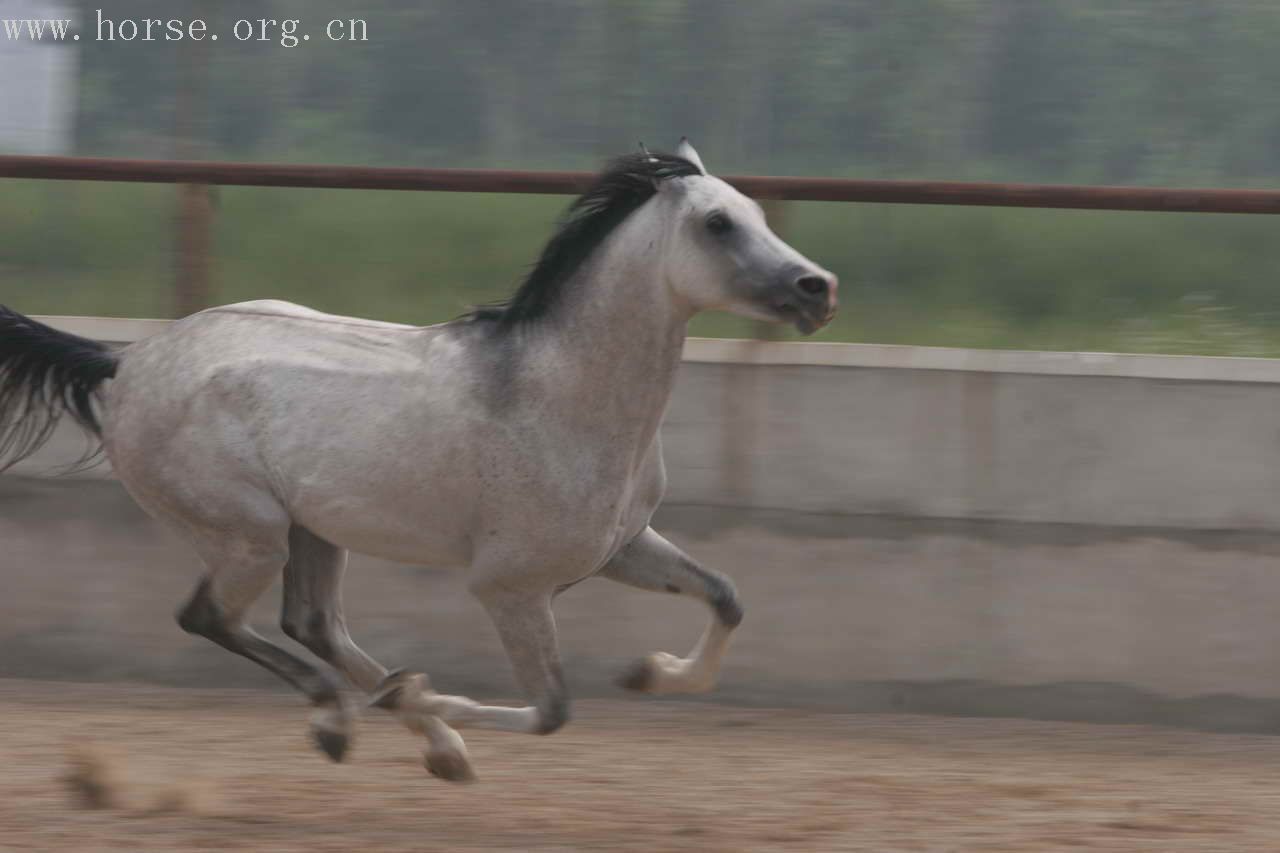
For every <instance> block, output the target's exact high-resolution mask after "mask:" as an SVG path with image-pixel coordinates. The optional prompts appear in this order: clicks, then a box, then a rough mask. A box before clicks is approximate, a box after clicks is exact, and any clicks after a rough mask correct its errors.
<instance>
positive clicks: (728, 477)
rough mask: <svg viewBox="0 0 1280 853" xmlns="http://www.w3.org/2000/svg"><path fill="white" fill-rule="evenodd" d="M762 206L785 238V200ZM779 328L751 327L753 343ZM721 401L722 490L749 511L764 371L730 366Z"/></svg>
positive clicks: (769, 201) (761, 323) (765, 339)
mask: <svg viewBox="0 0 1280 853" xmlns="http://www.w3.org/2000/svg"><path fill="white" fill-rule="evenodd" d="M760 206H761V207H763V208H764V211H765V216H766V218H767V219H768V220H769V225H770V227H771V228H772V229H773V231H774V233H776V234H777V235H778V236H780V237H783V236H784V232H785V229H786V207H785V204H784V202H783V201H782V200H781V199H776V198H763V199H761V200H760ZM778 336H779V335H778V325H777V324H776V323H769V322H766V321H764V320H755V321H753V322H752V324H751V337H752V339H753V340H755V341H758V342H760V344H765V343H767V342H769V341H775V340H777V339H778ZM725 370H726V371H727V373H726V375H725V379H724V386H723V396H722V397H721V410H720V414H721V424H722V427H721V429H722V433H721V436H720V454H721V456H720V465H721V474H722V476H721V481H720V489H721V492H722V494H725V495H727V496H728V497H729V499H730V500H731V501H732V502H733V504H734V505H737V506H743V507H749V506H751V505H752V504H753V502H754V497H755V464H756V458H757V448H758V447H759V446H760V442H761V435H762V432H763V430H764V415H765V409H766V407H767V401H766V400H765V397H764V386H763V384H762V383H761V382H760V375H759V373H760V368H758V367H755V366H753V365H751V364H737V365H726V366H725Z"/></svg>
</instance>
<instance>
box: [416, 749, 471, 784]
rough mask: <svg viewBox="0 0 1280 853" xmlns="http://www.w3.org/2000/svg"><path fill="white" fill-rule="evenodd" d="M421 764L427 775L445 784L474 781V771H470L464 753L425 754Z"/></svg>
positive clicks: (433, 752) (450, 751)
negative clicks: (439, 779) (435, 777)
mask: <svg viewBox="0 0 1280 853" xmlns="http://www.w3.org/2000/svg"><path fill="white" fill-rule="evenodd" d="M422 763H423V764H424V765H426V768H427V772H428V773H430V774H431V775H432V776H437V777H439V778H441V779H443V780H444V781H446V782H463V783H465V782H474V781H476V774H475V771H474V770H472V769H471V762H470V761H469V760H468V759H467V755H466V753H464V752H454V751H452V750H441V751H439V752H436V751H431V752H428V753H427V754H426V756H425V759H424V760H423V762H422Z"/></svg>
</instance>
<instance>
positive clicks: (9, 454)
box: [0, 305, 120, 471]
mask: <svg viewBox="0 0 1280 853" xmlns="http://www.w3.org/2000/svg"><path fill="white" fill-rule="evenodd" d="M119 363H120V359H119V357H118V356H117V355H116V354H115V353H113V352H112V351H111V350H110V349H108V348H107V347H105V346H103V345H102V344H100V343H98V342H97V341H91V340H89V339H87V338H81V337H78V336H77V335H72V334H68V333H67V332H60V331H58V330H57V329H53V328H50V327H49V326H46V325H44V324H43V323H38V322H36V321H35V320H32V319H31V318H30V317H24V316H23V315H21V314H19V313H18V312H16V311H11V310H9V309H8V308H6V307H4V306H3V305H0V471H3V470H5V469H7V468H9V467H11V466H13V465H15V464H16V463H18V462H21V461H22V460H23V459H26V458H27V457H28V456H30V455H31V454H33V453H35V452H36V451H37V450H39V449H40V447H41V446H42V445H43V444H44V443H45V442H47V441H48V440H49V437H50V436H51V435H53V430H54V427H56V426H57V425H58V421H59V420H61V419H62V416H63V415H64V414H65V415H70V416H71V417H72V419H73V420H75V422H76V423H78V424H79V425H80V426H81V427H83V428H84V429H85V430H86V431H88V432H91V433H93V435H94V436H96V437H101V435H102V426H101V424H99V423H98V417H97V414H96V413H95V412H94V410H93V398H94V392H95V391H96V390H97V389H98V386H99V385H101V384H102V383H103V382H105V381H106V380H108V379H110V378H111V377H113V376H115V375H116V368H117V367H118V366H119ZM99 450H100V448H99V447H98V445H97V444H95V445H94V446H93V447H92V448H91V449H90V450H89V451H88V452H87V453H86V454H85V456H84V457H83V458H82V459H81V460H80V464H83V463H85V462H87V461H89V460H91V459H93V458H94V457H95V456H96V455H97V454H98V452H99Z"/></svg>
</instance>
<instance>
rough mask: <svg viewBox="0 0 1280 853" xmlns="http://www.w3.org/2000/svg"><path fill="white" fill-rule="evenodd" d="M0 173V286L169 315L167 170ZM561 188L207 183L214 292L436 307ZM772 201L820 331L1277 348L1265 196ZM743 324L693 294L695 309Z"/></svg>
mask: <svg viewBox="0 0 1280 853" xmlns="http://www.w3.org/2000/svg"><path fill="white" fill-rule="evenodd" d="M3 189H4V192H3V195H0V302H4V303H7V304H10V305H12V306H14V307H15V308H17V309H19V310H22V311H26V312H29V313H49V314H96V315H104V316H135V317H164V316H171V315H172V310H173V309H172V299H171V284H172V280H173V277H174V272H173V271H174V259H173V254H172V245H173V236H174V228H175V226H174V213H175V209H176V194H175V191H174V189H173V188H172V187H165V186H145V185H112V184H90V183H67V184H55V183H44V182H24V181H16V182H15V181H10V182H6V183H5V184H4V188H3ZM565 203H566V200H565V199H564V198H557V197H545V196H497V195H468V194H446V193H439V194H432V193H392V192H383V193H379V192H344V191H324V190H279V189H252V188H223V189H221V190H219V191H218V194H217V213H216V223H217V224H216V230H215V235H214V246H215V249H214V264H213V269H214V280H215V283H216V295H215V299H216V301H217V302H233V301H239V300H243V299H254V298H264V297H274V298H281V299H289V300H292V301H295V302H301V303H304V304H307V305H311V306H314V307H316V308H319V309H322V310H326V311H335V312H340V313H348V314H356V315H360V316H368V317H378V318H384V319H392V320H399V321H403V322H410V323H428V322H435V321H440V320H445V319H448V318H450V317H453V316H456V315H457V314H458V313H460V312H461V311H462V310H464V309H465V308H466V306H467V305H469V304H473V303H476V302H482V301H486V300H489V299H494V298H497V297H500V296H503V295H505V294H507V293H508V292H510V290H511V289H512V287H513V286H514V284H515V283H516V282H517V281H518V280H519V278H520V277H521V275H522V274H523V273H524V271H525V270H526V269H527V266H528V264H530V263H531V262H532V260H533V259H534V257H535V256H536V255H537V252H538V249H539V248H540V246H541V245H542V242H543V241H544V240H545V239H546V237H547V235H548V234H549V232H550V228H551V226H552V223H553V222H554V219H555V217H556V215H557V214H558V213H559V211H560V210H561V209H562V208H563V206H564V205H565ZM781 219H782V221H781V223H780V228H781V230H782V231H783V233H784V235H785V236H786V238H787V239H788V240H789V241H790V242H792V243H793V244H794V245H795V246H796V247H797V248H799V249H800V250H801V251H803V252H805V253H806V254H808V255H809V256H810V257H812V258H814V259H815V260H818V261H819V262H821V263H823V264H824V265H825V266H827V267H829V268H831V269H832V270H834V271H835V272H836V273H838V274H839V275H840V277H841V281H842V287H841V302H842V306H843V307H842V311H841V313H840V315H839V316H838V318H837V320H836V321H835V322H834V323H833V324H832V326H831V327H830V328H829V329H827V330H826V331H824V332H822V333H821V334H820V335H819V336H818V337H817V338H816V339H818V340H843V341H874V342H882V343H898V344H925V345H935V346H968V347H995V348H1010V347H1012V348H1025V349H1063V350H1110V351H1128V352H1173V353H1205V354H1227V355H1258V356H1280V288H1277V286H1276V271H1277V270H1278V269H1280V240H1277V239H1276V236H1275V231H1276V228H1277V225H1280V223H1277V222H1276V221H1275V220H1273V219H1272V218H1270V217H1265V216H1253V217H1249V216H1200V215H1181V214H1133V213H1093V212H1078V211H1031V210H999V209H982V208H943V207H936V208H930V207H902V206H885V205H839V204H791V205H789V206H788V207H786V208H785V209H784V210H783V211H782V216H781ZM754 328H755V327H754V325H753V324H750V323H748V322H745V321H741V320H738V319H735V318H732V317H727V316H723V315H707V316H703V317H699V318H698V319H697V320H695V322H694V326H693V329H692V331H693V333H694V334H701V335H711V336H735V337H738V336H747V335H750V334H752V333H753V331H754ZM782 336H783V337H791V336H792V335H790V334H789V333H783V334H782Z"/></svg>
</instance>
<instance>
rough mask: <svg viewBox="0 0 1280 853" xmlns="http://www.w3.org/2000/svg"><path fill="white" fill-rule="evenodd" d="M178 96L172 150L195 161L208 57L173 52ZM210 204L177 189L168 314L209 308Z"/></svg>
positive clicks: (205, 195) (196, 191) (208, 197)
mask: <svg viewBox="0 0 1280 853" xmlns="http://www.w3.org/2000/svg"><path fill="white" fill-rule="evenodd" d="M178 55H179V59H178V63H179V67H178V92H177V99H176V102H175V104H174V128H173V143H174V150H175V152H176V155H177V158H178V159H179V160H195V159H197V158H199V157H200V155H201V153H202V148H203V145H202V144H201V140H202V139H203V138H204V132H203V131H204V109H203V107H204V94H205V88H206V86H205V84H206V83H207V79H208V56H207V55H206V54H205V52H204V51H203V50H199V49H190V50H182V51H179V52H178ZM213 200H214V196H213V194H212V191H211V188H210V187H209V186H208V185H207V184H179V185H178V198H177V202H178V210H177V216H176V220H177V223H176V224H177V234H176V235H175V246H174V260H175V264H174V267H175V269H174V283H173V312H174V315H175V316H177V317H185V316H187V315H188V314H194V313H195V312H197V311H200V310H202V309H204V308H208V307H209V306H210V305H212V304H213V286H212V282H211V279H210V260H209V255H210V250H211V248H212V245H213V240H212V227H213Z"/></svg>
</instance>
